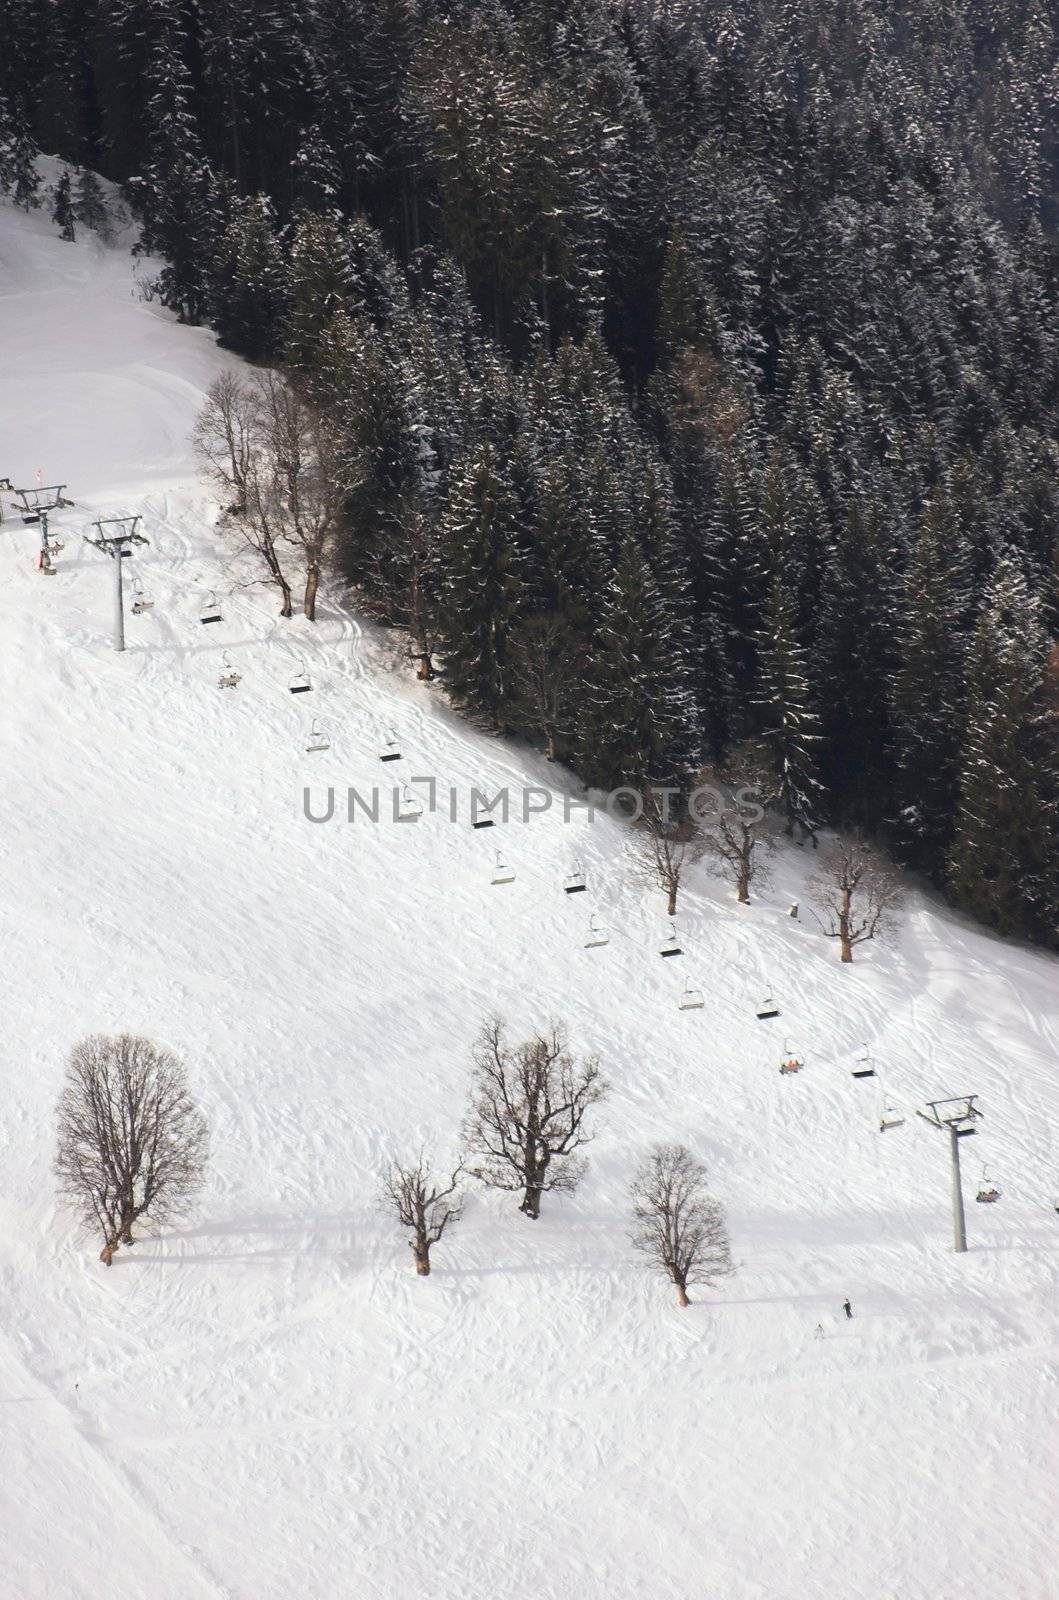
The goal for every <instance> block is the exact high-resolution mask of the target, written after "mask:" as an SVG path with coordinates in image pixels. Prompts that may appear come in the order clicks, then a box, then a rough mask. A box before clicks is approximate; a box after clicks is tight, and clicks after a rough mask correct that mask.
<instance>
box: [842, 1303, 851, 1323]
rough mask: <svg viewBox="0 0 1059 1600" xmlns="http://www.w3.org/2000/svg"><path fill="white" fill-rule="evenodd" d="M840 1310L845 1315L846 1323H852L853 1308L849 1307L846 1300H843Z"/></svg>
mask: <svg viewBox="0 0 1059 1600" xmlns="http://www.w3.org/2000/svg"><path fill="white" fill-rule="evenodd" d="M842 1309H843V1311H844V1312H845V1313H846V1321H847V1322H852V1320H853V1307H852V1306H851V1305H850V1303H849V1299H848V1298H847V1299H845V1300H843V1302H842Z"/></svg>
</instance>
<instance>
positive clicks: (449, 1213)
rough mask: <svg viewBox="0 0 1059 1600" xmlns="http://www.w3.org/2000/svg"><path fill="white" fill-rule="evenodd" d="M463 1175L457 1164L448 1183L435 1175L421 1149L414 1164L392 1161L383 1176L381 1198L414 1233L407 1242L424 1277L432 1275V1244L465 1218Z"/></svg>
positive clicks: (459, 1163)
mask: <svg viewBox="0 0 1059 1600" xmlns="http://www.w3.org/2000/svg"><path fill="white" fill-rule="evenodd" d="M462 1172H463V1165H462V1162H457V1163H456V1166H455V1168H454V1170H453V1172H452V1175H451V1177H450V1178H449V1180H448V1182H447V1183H446V1182H445V1180H444V1179H443V1178H438V1177H436V1176H435V1175H434V1173H433V1171H432V1169H431V1164H430V1161H429V1160H428V1159H427V1156H426V1155H425V1153H424V1152H423V1151H422V1150H420V1152H419V1155H418V1157H417V1158H416V1161H415V1163H414V1165H413V1164H412V1163H408V1164H407V1165H404V1164H402V1163H401V1162H400V1161H393V1162H391V1164H390V1166H389V1168H388V1169H387V1171H386V1173H385V1174H384V1176H383V1180H382V1186H381V1192H380V1199H381V1201H382V1203H383V1205H384V1206H386V1208H387V1209H388V1210H390V1211H392V1212H393V1214H394V1216H396V1218H397V1220H398V1222H399V1223H400V1224H401V1226H402V1228H407V1229H408V1230H409V1232H410V1233H411V1235H412V1237H411V1238H410V1239H409V1241H408V1243H409V1246H410V1248H411V1250H412V1255H413V1257H414V1259H415V1266H416V1272H417V1273H418V1274H419V1276H420V1277H422V1278H426V1277H428V1276H429V1274H430V1247H431V1245H434V1244H437V1242H438V1240H439V1239H440V1238H441V1236H442V1234H443V1233H444V1232H445V1229H446V1228H448V1227H455V1225H456V1223H457V1222H459V1220H460V1217H461V1216H462V1215H463V1196H462V1195H461V1194H460V1190H459V1184H460V1177H461V1175H462Z"/></svg>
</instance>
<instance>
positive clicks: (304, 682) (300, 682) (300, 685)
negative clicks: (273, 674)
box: [287, 671, 312, 694]
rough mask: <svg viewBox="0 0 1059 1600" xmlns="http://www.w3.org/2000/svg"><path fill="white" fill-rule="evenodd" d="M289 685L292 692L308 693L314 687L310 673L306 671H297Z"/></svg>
mask: <svg viewBox="0 0 1059 1600" xmlns="http://www.w3.org/2000/svg"><path fill="white" fill-rule="evenodd" d="M287 687H288V689H289V690H290V692H291V694H308V693H309V690H310V689H311V688H312V683H311V682H310V679H309V674H308V673H307V672H304V671H303V672H296V673H295V674H294V676H293V678H292V679H291V681H290V683H289V684H288V685H287Z"/></svg>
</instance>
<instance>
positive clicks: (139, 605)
mask: <svg viewBox="0 0 1059 1600" xmlns="http://www.w3.org/2000/svg"><path fill="white" fill-rule="evenodd" d="M153 610H154V601H153V600H152V599H151V596H150V595H149V594H148V593H147V591H146V589H141V588H140V587H139V586H137V587H136V588H135V589H134V590H133V591H132V614H133V616H134V617H139V616H142V615H143V613H144V612H145V611H153Z"/></svg>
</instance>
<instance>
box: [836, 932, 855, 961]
mask: <svg viewBox="0 0 1059 1600" xmlns="http://www.w3.org/2000/svg"><path fill="white" fill-rule="evenodd" d="M839 942H840V943H841V945H842V959H843V961H852V960H853V944H852V941H851V940H850V937H849V934H848V933H842V934H839Z"/></svg>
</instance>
